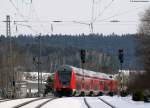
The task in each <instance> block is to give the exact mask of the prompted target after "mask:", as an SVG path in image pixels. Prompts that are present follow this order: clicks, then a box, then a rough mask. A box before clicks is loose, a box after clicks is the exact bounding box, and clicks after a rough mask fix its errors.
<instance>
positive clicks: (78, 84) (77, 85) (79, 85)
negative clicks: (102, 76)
mask: <svg viewBox="0 0 150 108" xmlns="http://www.w3.org/2000/svg"><path fill="white" fill-rule="evenodd" d="M76 87H77V90H79V89H81V84H80V82H77V83H76Z"/></svg>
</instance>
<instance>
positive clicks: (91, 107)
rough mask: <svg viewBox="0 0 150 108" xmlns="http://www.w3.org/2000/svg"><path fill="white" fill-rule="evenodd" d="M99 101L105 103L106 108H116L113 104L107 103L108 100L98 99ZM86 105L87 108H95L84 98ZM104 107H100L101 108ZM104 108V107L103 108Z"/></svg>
mask: <svg viewBox="0 0 150 108" xmlns="http://www.w3.org/2000/svg"><path fill="white" fill-rule="evenodd" d="M97 100H99V102H101V103H102V102H103V106H105V107H106V108H116V107H115V106H113V105H112V104H110V103H109V102H107V101H106V100H103V99H101V98H98V99H97ZM84 103H85V105H86V106H87V108H95V106H94V105H92V103H90V102H88V101H87V98H86V97H84ZM100 107H102V106H99V108H100ZM102 108H103V107H102Z"/></svg>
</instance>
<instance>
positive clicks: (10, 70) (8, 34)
mask: <svg viewBox="0 0 150 108" xmlns="http://www.w3.org/2000/svg"><path fill="white" fill-rule="evenodd" d="M4 22H6V36H7V37H8V38H9V72H7V76H6V80H7V87H6V90H7V95H8V89H9V83H10V81H9V79H10V80H11V83H12V85H13V94H14V88H15V85H14V84H15V83H14V71H13V62H12V40H11V27H10V22H11V21H10V16H9V15H7V16H6V21H4ZM10 73H12V77H13V78H11V77H10ZM12 79H13V81H12Z"/></svg>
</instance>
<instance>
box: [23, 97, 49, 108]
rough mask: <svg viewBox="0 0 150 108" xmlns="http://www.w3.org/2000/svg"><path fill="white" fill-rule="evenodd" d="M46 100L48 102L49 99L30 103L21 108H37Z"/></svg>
mask: <svg viewBox="0 0 150 108" xmlns="http://www.w3.org/2000/svg"><path fill="white" fill-rule="evenodd" d="M47 100H49V99H42V100H38V101H35V102H32V103H30V104H28V105H26V106H23V107H21V108H35V107H36V106H38V105H39V104H41V103H43V102H45V101H47Z"/></svg>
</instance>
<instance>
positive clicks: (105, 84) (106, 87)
mask: <svg viewBox="0 0 150 108" xmlns="http://www.w3.org/2000/svg"><path fill="white" fill-rule="evenodd" d="M104 90H105V91H108V90H109V88H108V84H107V83H106V82H104Z"/></svg>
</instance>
